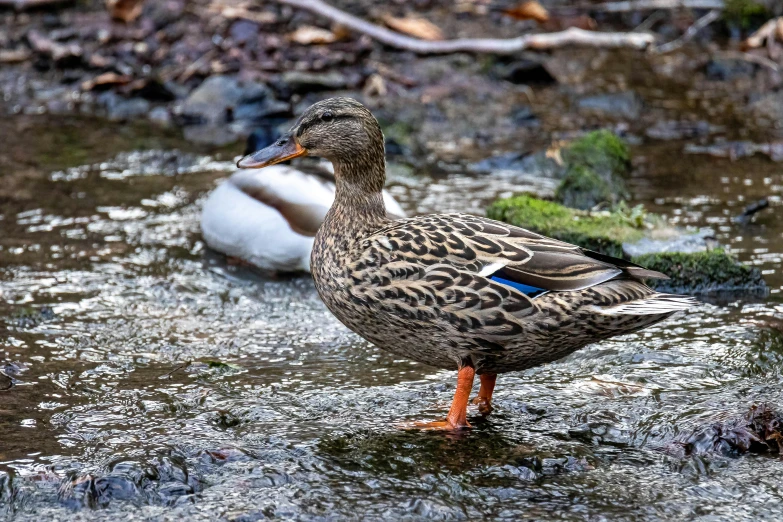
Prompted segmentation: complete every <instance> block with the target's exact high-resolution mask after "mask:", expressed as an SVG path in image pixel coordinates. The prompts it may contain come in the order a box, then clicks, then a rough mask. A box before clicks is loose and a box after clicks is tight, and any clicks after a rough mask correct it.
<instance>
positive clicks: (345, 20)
mask: <svg viewBox="0 0 783 522" xmlns="http://www.w3.org/2000/svg"><path fill="white" fill-rule="evenodd" d="M275 1H276V2H278V3H280V4H285V5H290V6H292V7H298V8H300V9H304V10H306V11H310V12H311V13H315V14H317V15H320V16H323V17H324V18H327V19H329V20H331V21H332V22H334V23H336V24H339V25H342V26H343V27H345V28H347V29H350V30H352V31H356V32H358V33H362V34H365V35H367V36H369V37H370V38H372V39H374V40H377V41H379V42H381V43H382V44H385V45H388V46H390V47H396V48H397V49H403V50H406V51H412V52H414V53H417V54H446V53H458V52H474V53H489V54H514V53H518V52H521V51H525V50H528V49H535V50H546V49H556V48H559V47H566V46H571V45H575V46H582V47H606V48H617V47H630V48H632V49H646V48H647V47H648V46H650V45H652V44H653V43H654V42H655V37H654V36H653V35H652V34H647V33H599V32H595V31H584V30H582V29H578V28H576V27H572V28H570V29H566V30H565V31H560V32H557V33H541V34H529V35H525V36H520V37H519V38H509V39H495V38H460V39H457V40H440V41H427V40H419V39H418V38H412V37H410V36H405V35H402V34H400V33H397V32H394V31H391V30H389V29H386V28H385V27H381V26H379V25H376V24H373V23H370V22H368V21H366V20H362V19H361V18H358V17H356V16H353V15H352V14H349V13H346V12H345V11H341V10H340V9H337V8H336V7H332V6H330V5H329V4H326V3H324V2H322V1H321V0H275Z"/></svg>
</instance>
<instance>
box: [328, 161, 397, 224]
mask: <svg viewBox="0 0 783 522" xmlns="http://www.w3.org/2000/svg"><path fill="white" fill-rule="evenodd" d="M333 164H334V174H335V179H336V190H335V197H334V204H333V205H332V208H331V209H330V211H329V214H327V218H326V219H327V223H328V224H329V225H330V226H332V227H339V230H340V231H341V232H342V233H343V234H345V233H346V232H349V233H352V234H358V233H361V232H362V231H365V230H371V229H376V228H378V227H379V226H381V225H382V224H384V223H385V222H386V221H387V217H386V207H385V206H384V203H383V194H382V191H383V186H384V184H385V182H386V160H385V159H384V155H383V154H380V155H375V156H368V157H365V158H361V157H359V158H356V159H355V160H352V161H350V162H339V161H334V162H333Z"/></svg>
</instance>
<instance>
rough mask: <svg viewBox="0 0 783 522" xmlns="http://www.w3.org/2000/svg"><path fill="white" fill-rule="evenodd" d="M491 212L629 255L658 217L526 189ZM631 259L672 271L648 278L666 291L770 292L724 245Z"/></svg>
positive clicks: (560, 236) (594, 247)
mask: <svg viewBox="0 0 783 522" xmlns="http://www.w3.org/2000/svg"><path fill="white" fill-rule="evenodd" d="M487 216H488V217H489V218H491V219H497V220H499V221H504V222H506V223H510V224H512V225H516V226H519V227H523V228H526V229H528V230H532V231H533V232H537V233H539V234H543V235H545V236H548V237H552V238H555V239H559V240H561V241H566V242H568V243H573V244H575V245H579V246H581V247H582V248H586V249H589V250H594V251H596V252H600V253H602V254H606V255H610V256H613V257H618V258H623V259H628V256H626V255H625V254H624V252H623V244H624V243H633V242H636V241H639V240H640V239H642V238H643V237H645V235H646V234H647V231H646V226H645V224H646V223H647V222H654V221H655V218H654V217H653V216H649V215H647V217H646V221H645V219H642V218H639V217H634V216H629V215H627V214H625V213H623V212H620V211H615V212H600V213H588V212H582V211H579V210H574V209H570V208H567V207H564V206H563V205H560V204H558V203H554V202H552V201H545V200H542V199H538V198H536V197H533V196H530V195H527V194H524V195H520V196H515V197H511V198H507V199H501V200H498V201H495V202H494V203H492V205H490V207H489V208H488V209H487ZM630 260H631V261H632V262H634V263H636V264H638V265H641V266H643V267H645V268H649V269H651V270H657V271H658V272H662V273H664V274H666V275H667V276H669V277H670V278H671V279H670V280H650V281H648V283H649V284H650V285H651V286H652V287H653V288H655V289H657V290H660V291H662V292H675V293H687V294H700V293H719V292H734V293H736V292H742V293H752V294H759V293H765V292H766V284H765V283H764V280H763V278H762V277H761V273H760V272H759V270H758V269H756V268H753V267H749V266H746V265H743V264H742V263H740V262H739V261H737V260H736V259H735V258H734V257H732V256H731V255H729V254H728V253H726V252H725V251H724V250H721V249H714V250H709V251H702V252H692V253H683V252H666V253H651V254H643V255H639V256H634V257H632V258H631V259H630Z"/></svg>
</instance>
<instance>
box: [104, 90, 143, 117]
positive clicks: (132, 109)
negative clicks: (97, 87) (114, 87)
mask: <svg viewBox="0 0 783 522" xmlns="http://www.w3.org/2000/svg"><path fill="white" fill-rule="evenodd" d="M97 101H98V104H99V105H100V106H101V107H103V108H104V110H105V111H106V118H107V119H108V120H109V121H127V120H132V119H135V118H141V117H143V116H146V115H147V114H148V113H149V112H150V108H151V105H150V102H148V101H147V100H145V99H144V98H123V97H122V96H120V95H118V94H116V93H114V92H113V91H106V92H104V93H102V94H101V95H100V96H98V100H97Z"/></svg>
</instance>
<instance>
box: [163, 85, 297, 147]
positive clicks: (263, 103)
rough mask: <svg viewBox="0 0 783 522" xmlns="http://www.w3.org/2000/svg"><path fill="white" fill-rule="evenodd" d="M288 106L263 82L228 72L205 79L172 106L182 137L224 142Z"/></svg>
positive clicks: (208, 141) (196, 140)
mask: <svg viewBox="0 0 783 522" xmlns="http://www.w3.org/2000/svg"><path fill="white" fill-rule="evenodd" d="M289 110H290V106H289V105H288V104H287V103H284V102H280V101H278V100H276V99H275V97H274V96H273V94H272V91H271V90H270V89H269V88H268V87H267V86H266V85H263V84H260V83H256V82H242V81H240V80H238V79H236V78H234V77H231V76H212V77H210V78H208V79H206V80H205V81H204V82H203V83H202V84H201V85H200V86H199V87H198V88H197V89H195V90H194V91H193V92H192V93H191V94H190V96H188V98H187V99H186V100H185V101H184V102H183V103H182V105H180V106H179V107H178V108H177V109H176V114H177V116H178V119H179V122H180V123H182V124H183V125H191V126H194V125H198V127H193V128H188V129H186V130H185V137H186V138H187V139H188V140H191V141H195V142H197V143H205V144H212V145H225V144H228V143H232V142H234V141H236V140H237V139H238V138H240V137H242V136H246V135H248V134H249V133H250V132H251V130H252V128H253V126H255V125H258V124H259V123H260V122H263V121H265V120H266V119H267V118H269V117H271V116H279V115H282V114H287V113H288V112H289Z"/></svg>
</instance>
